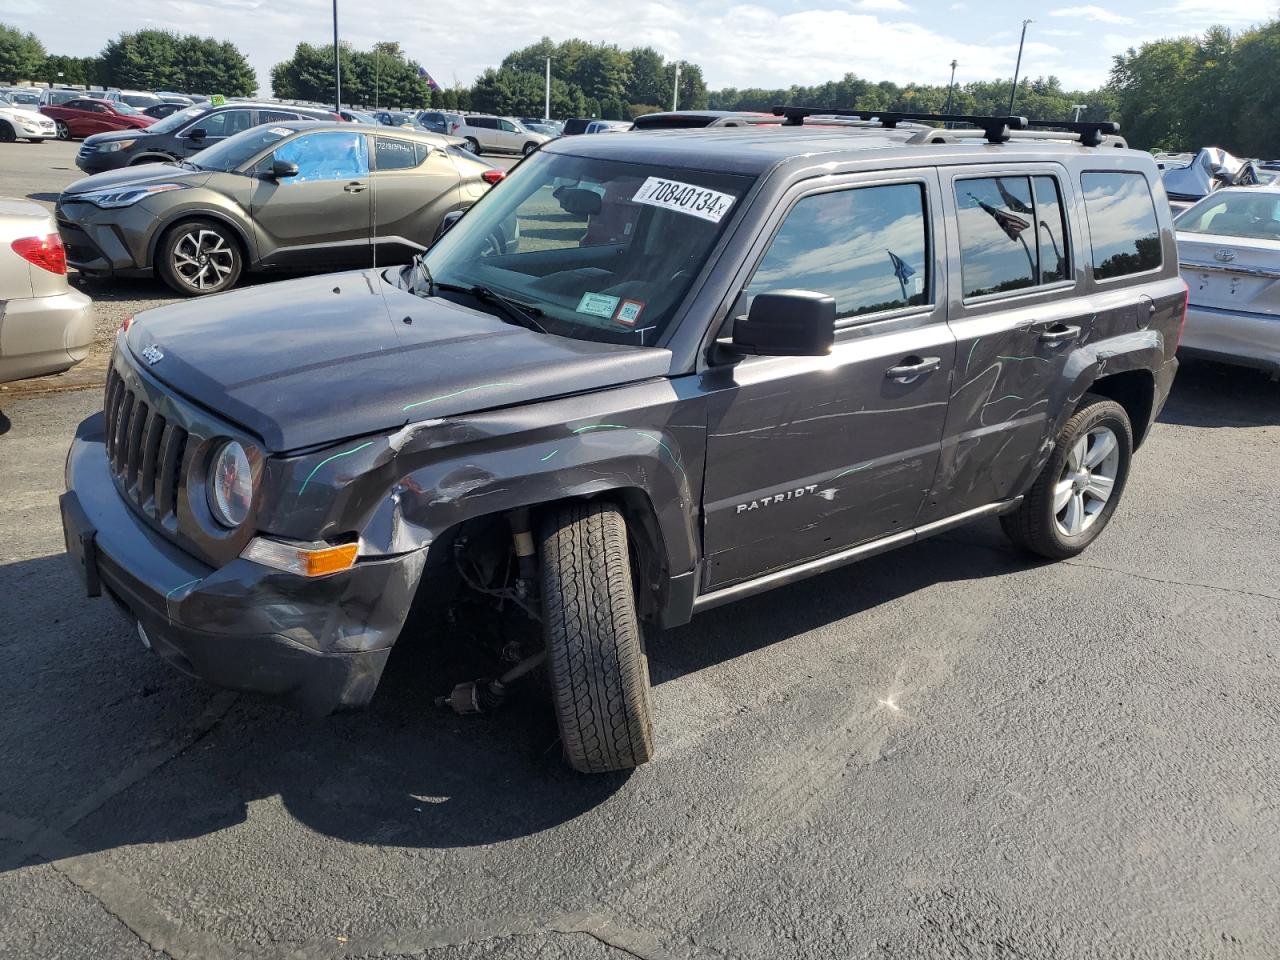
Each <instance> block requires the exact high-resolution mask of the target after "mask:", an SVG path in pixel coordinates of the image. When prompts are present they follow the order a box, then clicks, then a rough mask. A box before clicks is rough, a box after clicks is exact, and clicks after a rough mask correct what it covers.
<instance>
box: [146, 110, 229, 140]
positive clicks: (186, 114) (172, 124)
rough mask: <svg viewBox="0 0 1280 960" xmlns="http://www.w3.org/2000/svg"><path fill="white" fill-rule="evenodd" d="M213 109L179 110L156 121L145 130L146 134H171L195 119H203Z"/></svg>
mask: <svg viewBox="0 0 1280 960" xmlns="http://www.w3.org/2000/svg"><path fill="white" fill-rule="evenodd" d="M212 109H213V107H210V106H207V105H202V106H198V107H187V109H185V110H179V111H178V112H177V113H171V114H169V115H168V116H167V117H165V118H164V119H163V120H158V121H156V122H155V123H153V124H152V125H151V126H149V127H148V128H147V132H148V133H172V132H173V131H174V130H177V129H178V128H179V127H183V126H186V124H187V123H189V122H190V121H192V120H194V119H195V118H196V117H203V116H204V115H205V114H206V113H208V112H209V111H210V110H212Z"/></svg>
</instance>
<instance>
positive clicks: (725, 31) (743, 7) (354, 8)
mask: <svg viewBox="0 0 1280 960" xmlns="http://www.w3.org/2000/svg"><path fill="white" fill-rule="evenodd" d="M1278 6H1280V3H1278V2H1277V0H1228V2H1221V0H1163V2H1156V3H1149V2H1138V0H1126V2H1112V3H1108V2H1102V0H1099V2H1097V3H1094V2H1082V3H1076V2H1074V0H1060V2H1057V3H1024V4H1010V3H1006V2H1000V0H757V2H739V0H466V2H462V3H460V2H456V0H455V2H448V3H438V2H437V3H425V4H420V5H417V6H410V5H407V4H405V3H403V2H392V0H359V2H358V3H357V2H353V0H339V23H340V26H341V29H342V35H343V38H344V39H346V40H350V41H351V42H353V43H355V44H356V45H358V46H361V47H368V46H370V45H371V44H372V43H373V42H374V41H376V40H398V41H400V44H401V46H402V47H404V48H405V49H406V50H407V51H408V52H409V53H410V54H411V55H412V56H414V57H415V58H417V59H418V60H419V61H421V62H422V63H423V64H424V65H425V66H426V67H427V69H428V70H430V71H431V73H432V74H433V75H434V76H435V78H436V79H437V80H438V81H439V82H440V83H442V84H446V85H447V84H451V83H452V82H454V81H455V80H456V81H458V82H462V83H468V82H470V81H471V80H472V79H473V78H474V76H475V75H476V74H477V73H478V72H479V71H480V70H482V69H484V68H485V67H486V66H489V65H491V64H495V63H497V62H498V61H499V60H500V59H501V58H502V56H503V55H504V54H506V53H507V52H508V51H509V50H512V49H514V48H516V47H520V46H523V45H525V44H527V43H531V42H533V41H535V40H537V39H538V38H539V37H540V36H542V35H544V34H547V35H550V36H551V37H552V38H553V39H556V40H562V39H565V38H567V37H570V36H579V37H583V38H584V39H589V40H602V41H609V42H613V43H617V44H619V45H620V46H623V47H631V46H637V45H641V44H649V45H651V46H654V47H656V48H657V49H658V50H659V51H661V52H662V53H663V54H664V55H666V56H667V57H679V58H683V59H687V60H691V61H694V62H696V63H699V64H701V65H702V67H703V70H704V73H705V75H706V77H707V81H708V82H709V84H710V85H711V86H713V87H723V86H739V87H742V86H765V87H774V86H786V85H788V84H791V83H805V84H808V83H816V82H820V81H823V80H828V79H834V78H838V77H840V76H841V75H843V74H844V73H845V72H848V71H853V72H855V73H858V74H859V75H861V76H864V77H868V78H870V79H873V80H894V81H897V82H907V81H912V80H915V81H919V82H926V83H929V82H931V83H944V82H946V80H947V77H948V74H949V72H950V68H949V66H948V65H949V63H950V62H951V60H952V59H955V60H958V61H959V64H960V65H959V67H958V69H957V71H956V79H957V81H958V82H961V83H963V82H965V81H967V80H978V79H989V78H992V77H998V76H1004V77H1007V76H1009V75H1011V74H1012V72H1013V64H1014V59H1015V57H1016V55H1017V45H1018V31H1019V30H1020V28H1021V22H1022V20H1023V19H1024V18H1030V19H1032V20H1033V21H1034V22H1033V23H1032V24H1031V25H1030V27H1029V28H1028V32H1027V47H1026V52H1025V54H1024V56H1023V68H1022V70H1023V75H1024V76H1032V77H1034V76H1039V75H1045V74H1056V75H1057V76H1059V77H1060V78H1062V80H1063V82H1064V84H1065V85H1066V86H1068V87H1078V88H1089V87H1094V86H1097V85H1099V84H1101V83H1103V82H1105V80H1106V78H1107V71H1108V69H1109V67H1110V65H1111V56H1112V55H1113V54H1115V53H1120V52H1122V51H1123V50H1125V49H1126V48H1127V47H1129V46H1136V45H1138V44H1140V43H1142V42H1143V41H1145V40H1151V39H1156V38H1159V37H1163V36H1171V35H1177V34H1185V33H1198V32H1200V31H1202V30H1204V29H1205V28H1207V27H1209V26H1210V25H1212V24H1214V23H1223V24H1226V25H1228V26H1232V27H1237V28H1238V27H1243V26H1247V25H1250V24H1254V23H1258V22H1261V21H1263V20H1267V19H1269V18H1272V17H1275V16H1276V15H1277V13H1278V12H1280V11H1278V9H1277V8H1278ZM0 20H2V21H4V22H8V23H13V24H15V25H17V26H18V27H20V28H22V29H24V30H31V31H33V32H35V33H36V34H37V35H38V36H39V37H40V38H41V39H42V40H43V41H44V43H45V45H46V46H47V47H48V48H49V49H50V50H51V51H53V52H58V53H69V54H77V55H83V54H90V53H96V52H97V51H98V50H100V49H101V48H102V45H103V42H104V40H105V39H106V38H108V37H111V36H114V35H115V34H117V33H118V32H120V31H122V30H134V29H141V28H145V27H161V28H164V29H171V30H177V31H180V32H191V33H199V34H202V35H209V36H214V37H217V38H218V39H226V40H231V41H232V42H234V43H235V44H237V45H238V46H239V47H240V48H241V49H242V50H244V51H245V52H246V53H247V54H248V56H249V58H250V60H251V62H252V63H253V65H254V67H255V68H256V69H257V71H258V76H259V78H260V82H261V83H262V84H263V91H262V92H263V93H264V94H265V93H268V92H269V81H268V71H269V70H270V68H271V66H272V64H274V63H276V62H278V61H279V60H282V59H284V58H286V57H288V56H289V54H290V52H291V51H292V49H293V47H294V45H295V44H296V43H297V42H298V41H300V40H308V41H311V42H315V43H324V42H326V41H327V40H328V38H329V36H330V30H331V27H330V4H329V0H200V2H196V0H148V2H147V3H145V4H137V5H129V6H128V7H124V6H123V5H121V4H115V3H113V4H103V3H101V2H100V0H99V2H91V0H0ZM55 25H56V26H55Z"/></svg>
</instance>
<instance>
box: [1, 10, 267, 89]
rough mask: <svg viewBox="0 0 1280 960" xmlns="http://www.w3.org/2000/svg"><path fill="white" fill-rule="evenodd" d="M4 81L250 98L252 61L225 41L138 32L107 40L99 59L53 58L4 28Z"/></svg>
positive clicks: (28, 37)
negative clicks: (172, 91)
mask: <svg viewBox="0 0 1280 960" xmlns="http://www.w3.org/2000/svg"><path fill="white" fill-rule="evenodd" d="M0 80H8V81H12V82H16V81H19V80H28V81H32V82H36V83H47V84H51V85H54V86H57V85H60V84H66V85H72V86H100V87H122V88H125V89H130V88H132V89H138V90H185V91H192V92H196V93H221V94H224V95H226V96H230V97H246V96H252V95H253V94H254V93H256V92H257V89H258V80H257V77H256V76H255V74H254V72H253V68H252V67H251V66H250V65H249V60H248V58H247V57H245V55H244V54H243V53H241V52H240V51H239V49H237V48H236V46H235V44H232V43H229V42H227V41H219V40H214V39H213V38H212V37H197V36H194V35H190V34H188V35H179V34H176V33H170V32H169V31H167V30H139V31H137V32H135V33H122V34H120V36H119V37H117V38H116V39H114V40H108V41H107V44H106V46H105V47H103V49H102V52H101V53H99V54H98V55H97V56H95V57H69V56H64V55H61V54H50V53H48V52H47V51H46V50H45V46H44V44H43V43H41V42H40V39H39V38H38V37H37V36H36V35H35V34H33V33H23V32H22V31H20V30H18V29H16V28H14V27H11V26H8V25H6V24H3V23H0Z"/></svg>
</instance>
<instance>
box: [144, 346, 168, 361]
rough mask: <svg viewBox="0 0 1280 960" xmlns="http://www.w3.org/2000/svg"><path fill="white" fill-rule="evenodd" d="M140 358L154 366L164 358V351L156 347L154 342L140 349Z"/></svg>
mask: <svg viewBox="0 0 1280 960" xmlns="http://www.w3.org/2000/svg"><path fill="white" fill-rule="evenodd" d="M142 359H143V360H145V361H147V363H148V364H149V365H150V366H153V367H154V366H155V365H156V364H157V363H159V362H160V361H161V360H163V359H164V351H163V350H161V349H160V348H159V347H157V346H156V345H155V344H154V343H153V344H152V345H151V346H149V347H147V349H145V350H143V351H142Z"/></svg>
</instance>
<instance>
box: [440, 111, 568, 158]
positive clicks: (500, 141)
mask: <svg viewBox="0 0 1280 960" xmlns="http://www.w3.org/2000/svg"><path fill="white" fill-rule="evenodd" d="M452 134H453V136H455V137H463V138H465V139H466V141H467V149H468V150H470V151H471V152H472V153H484V152H486V151H488V152H490V153H520V154H529V153H532V152H533V151H534V150H536V149H538V147H540V146H541V145H542V144H544V143H546V142H547V141H548V140H550V139H551V137H548V136H546V135H545V134H541V133H535V132H534V131H532V130H530V129H529V128H528V127H526V126H525V125H524V124H522V123H520V121H518V120H513V119H511V118H510V117H485V116H464V117H463V118H462V123H461V125H460V126H458V128H457V129H455V130H453V131H452Z"/></svg>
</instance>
